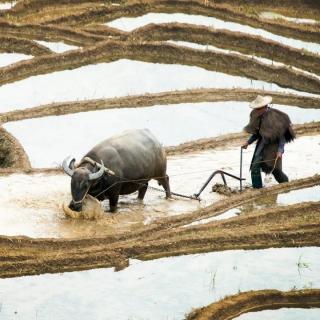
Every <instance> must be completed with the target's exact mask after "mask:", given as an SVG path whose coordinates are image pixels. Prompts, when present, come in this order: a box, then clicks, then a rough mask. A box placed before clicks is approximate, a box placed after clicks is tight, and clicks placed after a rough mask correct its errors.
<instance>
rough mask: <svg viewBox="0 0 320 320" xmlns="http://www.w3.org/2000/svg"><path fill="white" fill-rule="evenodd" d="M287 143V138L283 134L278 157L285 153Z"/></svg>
mask: <svg viewBox="0 0 320 320" xmlns="http://www.w3.org/2000/svg"><path fill="white" fill-rule="evenodd" d="M285 143H286V139H285V138H284V136H281V138H280V139H279V146H278V153H277V157H278V158H281V157H282V154H283V153H284V145H285Z"/></svg>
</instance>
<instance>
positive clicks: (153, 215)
mask: <svg viewBox="0 0 320 320" xmlns="http://www.w3.org/2000/svg"><path fill="white" fill-rule="evenodd" d="M319 143H320V137H319V136H315V137H302V138H299V139H297V141H296V142H295V143H293V144H290V145H288V146H287V149H286V154H285V159H284V168H285V172H286V173H287V174H288V175H289V178H290V179H297V178H302V177H307V176H311V175H314V174H316V173H319V172H320V163H319V159H320V148H319ZM299 150H309V151H307V152H304V153H303V154H299V153H298V152H299ZM251 153H252V150H248V151H245V153H244V177H245V178H246V179H247V182H246V184H250V182H251V180H250V174H249V165H250V159H251ZM306 162H308V163H312V165H307V166H306V165H305V163H306ZM217 169H222V170H225V171H228V172H230V173H233V174H235V175H238V174H239V149H238V148H228V149H226V150H212V151H207V152H201V153H197V154H191V155H184V156H174V157H169V159H168V174H169V176H170V184H171V189H172V191H175V192H179V193H183V194H186V195H192V194H194V193H196V192H197V191H199V189H200V188H201V186H202V184H203V183H204V182H205V181H206V179H207V178H208V176H209V175H210V174H211V173H212V172H213V171H214V170H217ZM227 181H228V184H229V185H230V186H231V187H233V188H239V183H238V182H237V181H236V180H232V179H229V178H227ZM221 182H222V181H221V178H220V177H218V176H217V177H215V178H214V180H213V181H212V182H211V183H210V184H209V186H208V187H207V189H205V191H204V192H203V194H202V195H201V198H202V201H201V202H200V203H199V202H198V201H193V200H185V199H176V198H174V199H170V200H166V199H165V197H164V193H162V192H157V191H154V190H151V189H149V190H148V191H147V194H146V197H145V199H144V202H143V203H140V202H139V201H137V199H136V197H137V195H136V194H133V195H130V196H125V197H121V199H120V203H119V210H118V213H117V214H116V215H112V216H110V214H109V213H106V215H105V217H104V218H103V219H100V220H98V221H81V220H76V221H74V220H70V219H66V218H65V216H64V214H63V211H62V209H61V205H62V203H68V201H69V200H70V190H69V184H70V178H69V177H67V176H66V175H62V174H61V175H54V176H50V175H49V176H46V175H31V176H26V175H12V176H9V177H2V178H1V179H0V188H1V190H3V192H1V194H0V208H1V209H0V221H1V224H0V234H6V235H18V234H24V235H29V236H33V237H79V236H84V237H87V236H92V235H104V234H107V233H113V232H118V231H120V230H131V229H132V228H137V227H139V226H142V225H143V224H148V223H150V222H152V221H153V220H154V219H157V218H159V217H165V216H169V215H175V214H181V213H185V212H189V211H193V210H196V209H199V208H201V207H204V206H207V205H209V204H211V203H213V202H215V201H217V200H218V199H220V198H221V196H219V195H218V194H216V193H212V192H210V190H211V187H212V185H213V184H215V183H221ZM275 183H276V182H275V181H274V180H272V181H270V182H268V184H267V185H272V184H275ZM150 185H151V186H154V187H157V188H159V186H158V185H157V184H156V183H155V182H152V183H151V184H150ZM317 188H318V187H316V188H315V189H312V193H313V194H314V198H312V199H314V200H313V201H318V200H319V196H318V194H319V193H318V191H319V189H317ZM283 197H284V196H282V195H281V196H280V197H279V199H280V200H279V201H280V203H281V204H289V203H292V202H293V200H292V199H294V201H295V202H301V201H310V199H311V198H310V196H309V191H308V193H307V196H301V195H299V193H295V192H292V193H290V195H286V197H289V199H291V200H286V201H287V202H285V200H284V198H283ZM17 199H18V200H17ZM305 199H307V200H305ZM275 201H276V199H272V201H271V203H273V204H274V203H275ZM289 201H290V202H289ZM265 202H267V204H268V203H269V202H270V201H269V199H267V198H266V199H265ZM103 205H104V206H105V208H106V209H107V210H108V202H104V203H103ZM256 206H259V207H263V206H266V205H264V204H263V203H262V204H259V203H258V204H256ZM249 209H250V208H247V210H249ZM251 209H252V208H251ZM243 210H244V209H243Z"/></svg>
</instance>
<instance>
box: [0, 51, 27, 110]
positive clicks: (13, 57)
mask: <svg viewBox="0 0 320 320" xmlns="http://www.w3.org/2000/svg"><path fill="white" fill-rule="evenodd" d="M32 58H33V56H30V55H26V54H22V53H0V68H2V67H6V66H8V65H10V64H12V63H16V62H19V61H22V60H28V59H32ZM0 111H1V110H0ZM1 112H2V111H1Z"/></svg>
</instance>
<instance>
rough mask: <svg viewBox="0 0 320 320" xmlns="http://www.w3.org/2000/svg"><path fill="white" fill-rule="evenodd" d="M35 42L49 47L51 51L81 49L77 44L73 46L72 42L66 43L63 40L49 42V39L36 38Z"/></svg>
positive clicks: (60, 51)
mask: <svg viewBox="0 0 320 320" xmlns="http://www.w3.org/2000/svg"><path fill="white" fill-rule="evenodd" d="M34 41H35V42H37V43H39V44H41V45H43V46H45V47H47V48H49V49H50V50H51V51H53V52H56V53H62V52H66V51H70V50H75V49H79V47H77V46H73V45H70V44H66V43H63V42H48V41H42V40H41V41H40V40H34Z"/></svg>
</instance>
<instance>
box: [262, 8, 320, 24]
mask: <svg viewBox="0 0 320 320" xmlns="http://www.w3.org/2000/svg"><path fill="white" fill-rule="evenodd" d="M260 18H262V19H267V20H276V19H280V20H286V21H289V22H293V23H297V24H317V23H319V21H317V20H314V19H305V18H293V17H286V16H284V15H282V14H279V13H275V12H270V11H264V12H261V14H260Z"/></svg>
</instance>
